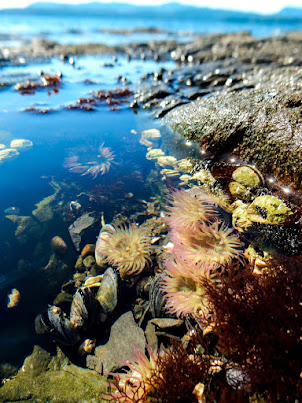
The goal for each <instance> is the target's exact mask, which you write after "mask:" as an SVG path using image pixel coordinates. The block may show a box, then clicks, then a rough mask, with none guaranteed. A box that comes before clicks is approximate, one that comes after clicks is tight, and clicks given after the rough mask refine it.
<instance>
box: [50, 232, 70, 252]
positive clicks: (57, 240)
mask: <svg viewBox="0 0 302 403" xmlns="http://www.w3.org/2000/svg"><path fill="white" fill-rule="evenodd" d="M50 244H51V247H52V250H53V251H54V252H55V253H56V254H57V255H59V256H64V255H66V253H67V245H66V243H65V241H64V240H63V239H62V238H61V237H60V236H55V237H53V238H52V240H51V241H50Z"/></svg>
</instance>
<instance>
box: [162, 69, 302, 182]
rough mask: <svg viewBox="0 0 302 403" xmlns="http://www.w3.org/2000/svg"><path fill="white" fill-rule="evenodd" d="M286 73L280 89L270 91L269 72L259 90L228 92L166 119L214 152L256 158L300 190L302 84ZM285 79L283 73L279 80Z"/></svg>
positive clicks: (179, 131) (204, 100)
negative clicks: (289, 80)
mask: <svg viewBox="0 0 302 403" xmlns="http://www.w3.org/2000/svg"><path fill="white" fill-rule="evenodd" d="M288 73H289V72H288ZM288 73H287V74H285V73H284V81H285V84H282V85H281V84H280V81H277V82H279V84H276V87H277V88H278V91H277V92H276V90H275V91H274V93H269V92H268V88H269V83H270V81H269V78H268V77H266V76H265V77H264V78H263V83H262V85H261V86H260V88H259V89H251V90H242V91H240V92H238V93H235V92H229V91H227V90H224V91H222V92H221V93H219V94H217V95H213V96H212V97H210V98H208V99H201V100H198V101H195V102H192V103H190V104H189V105H185V106H181V107H178V108H176V109H174V110H173V111H171V112H170V113H168V114H167V116H166V118H165V122H166V123H167V124H168V125H169V126H171V127H172V129H174V130H175V131H177V132H178V133H180V134H182V135H183V136H185V137H187V138H189V139H191V140H194V141H196V142H198V143H200V145H201V147H202V148H203V149H205V150H207V151H209V152H211V153H213V154H224V153H228V154H232V155H236V156H238V157H240V158H241V159H243V160H245V161H252V162H253V163H256V164H257V166H258V167H259V168H260V169H261V170H263V171H264V172H266V173H270V174H274V175H275V176H276V177H277V178H278V179H280V180H282V181H284V182H288V183H290V184H292V186H293V187H294V188H296V189H301V188H302V185H301V183H302V181H301V180H302V159H301V155H302V141H301V140H302V102H301V98H302V88H300V84H299V83H298V82H296V83H295V80H293V84H290V83H288V82H287V79H288V75H289V74H288ZM282 77H283V76H282V74H281V73H280V75H279V76H278V78H279V80H281V79H282ZM275 79H276V77H275ZM265 80H267V81H265Z"/></svg>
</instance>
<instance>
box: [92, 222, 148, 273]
mask: <svg viewBox="0 0 302 403" xmlns="http://www.w3.org/2000/svg"><path fill="white" fill-rule="evenodd" d="M98 248H99V249H98V253H99V254H100V255H102V256H105V257H106V261H107V262H108V263H109V264H111V265H112V266H114V267H116V268H117V270H118V271H119V273H120V276H121V278H122V279H125V278H127V277H132V276H136V275H138V274H139V273H140V272H141V271H142V270H143V269H144V267H145V265H146V263H147V261H150V256H149V255H150V253H151V235H150V234H149V232H148V230H147V228H145V227H144V226H142V225H141V226H138V225H136V224H129V226H125V225H122V226H115V227H114V229H113V231H110V232H108V235H107V237H106V238H105V239H103V240H102V242H101V243H100V244H99V245H98Z"/></svg>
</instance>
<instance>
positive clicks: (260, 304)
mask: <svg viewBox="0 0 302 403" xmlns="http://www.w3.org/2000/svg"><path fill="white" fill-rule="evenodd" d="M159 138H160V134H159V132H158V131H155V130H152V131H145V132H143V134H142V137H141V144H143V145H145V146H147V147H148V152H147V158H148V159H154V160H155V164H156V166H158V167H159V169H161V168H163V167H166V166H167V164H169V165H170V167H171V168H169V170H168V168H164V169H165V171H164V172H161V175H162V177H163V179H164V180H169V183H172V185H173V188H174V190H173V191H172V192H170V196H168V197H167V200H166V205H161V206H160V208H159V206H157V207H156V208H155V206H154V203H155V202H153V203H147V202H146V211H149V210H152V217H151V218H149V219H147V220H146V221H145V222H144V223H141V224H137V223H135V222H132V223H129V222H128V221H127V220H121V218H120V217H119V216H116V217H115V219H114V220H113V222H112V223H111V224H105V222H104V220H102V221H103V222H102V228H101V230H100V233H99V236H98V239H97V242H96V245H93V244H91V245H86V246H85V247H84V249H83V250H82V252H81V256H79V258H78V261H77V263H76V265H75V269H76V273H75V274H74V276H73V280H71V281H70V282H68V283H67V284H65V285H64V286H63V287H62V292H61V293H60V294H59V295H58V297H57V298H56V300H55V301H54V305H52V306H49V308H48V309H47V310H46V311H45V312H43V313H42V314H40V315H38V317H37V318H36V330H37V332H38V333H40V334H43V333H47V334H49V335H50V336H51V337H52V339H53V340H54V341H55V342H56V343H57V344H59V345H60V346H61V347H62V348H63V349H64V348H65V350H66V351H67V352H68V353H69V354H70V355H73V356H76V355H77V356H81V357H83V356H84V355H85V354H90V353H92V352H93V350H94V348H95V346H96V344H103V343H104V334H107V335H108V334H109V333H110V329H111V327H112V325H113V323H115V321H116V320H117V319H118V318H119V317H120V316H121V314H122V313H124V312H126V311H129V310H130V311H132V313H133V316H134V318H135V320H136V322H137V324H138V325H139V326H140V328H141V329H143V331H144V333H145V336H146V339H147V342H148V346H147V348H146V351H142V350H140V349H137V351H136V352H135V353H134V354H133V359H132V361H128V362H127V363H121V367H124V368H125V366H126V367H128V368H129V369H128V371H127V372H126V373H118V374H115V375H114V380H113V382H111V384H110V392H109V394H108V396H104V397H103V398H104V399H107V400H109V401H112V402H114V401H120V402H137V403H139V402H149V401H150V402H151V401H155V402H167V403H170V402H171V403H172V402H177V401H188V402H190V401H192V402H196V401H197V402H206V401H221V402H223V401H247V402H248V401H263V402H270V401H284V402H285V401H292V399H293V398H294V399H299V398H300V397H301V396H302V385H301V376H300V373H301V364H302V363H301V356H302V351H301V337H302V333H301V317H302V304H301V295H302V282H301V274H300V271H301V270H300V268H301V264H302V259H301V250H302V249H301V236H300V234H301V228H300V226H301V222H300V221H299V220H300V218H299V217H300V216H301V214H300V213H301V209H300V207H299V204H298V203H297V200H298V199H299V198H298V199H297V200H296V199H294V196H293V195H292V196H291V195H290V194H289V193H288V192H284V189H282V188H280V187H279V186H278V184H277V183H276V182H274V183H270V184H268V183H267V182H268V180H267V178H266V179H265V178H264V177H263V176H262V174H261V173H260V172H259V171H258V170H257V169H256V168H255V167H253V166H248V165H244V164H242V163H239V162H238V161H228V162H227V163H226V162H221V161H219V162H212V163H211V164H210V165H209V166H210V170H209V169H206V168H205V164H201V163H198V162H197V163H196V161H194V160H193V159H181V160H177V159H176V158H174V157H172V156H167V155H165V153H164V152H163V151H162V150H161V149H160V148H156V147H158V141H159ZM167 170H168V171H167ZM170 171H173V172H177V175H172V172H170ZM176 180H177V181H178V182H176ZM171 181H172V182H171ZM173 181H175V182H173ZM178 186H180V190H176V188H177V187H178ZM282 192H283V196H286V197H283V198H281V196H280V195H281V194H282ZM158 203H159V202H158ZM151 204H152V206H151ZM146 215H150V214H149V213H148V212H146ZM280 299H281V300H282V306H281V304H280ZM150 324H152V326H153V327H152V329H153V333H152V334H151V333H150ZM181 399H183V400H181Z"/></svg>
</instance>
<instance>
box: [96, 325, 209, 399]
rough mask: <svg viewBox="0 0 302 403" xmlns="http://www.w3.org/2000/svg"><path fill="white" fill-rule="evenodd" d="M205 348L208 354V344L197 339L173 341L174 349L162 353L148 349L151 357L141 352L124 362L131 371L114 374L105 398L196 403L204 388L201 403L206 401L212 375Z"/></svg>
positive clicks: (171, 347) (167, 349)
mask: <svg viewBox="0 0 302 403" xmlns="http://www.w3.org/2000/svg"><path fill="white" fill-rule="evenodd" d="M192 334H193V335H194V333H192ZM201 346H202V348H204V350H205V351H207V346H206V345H205V343H204V341H203V340H202V339H201V338H200V337H197V336H196V337H194V336H193V337H191V340H190V341H189V343H182V342H178V341H175V340H172V341H171V346H170V347H169V348H165V349H161V350H160V352H156V351H155V352H154V351H152V350H151V348H150V347H149V346H147V350H148V354H149V358H148V357H147V356H146V355H145V353H144V352H143V351H142V350H140V349H137V352H136V353H134V360H133V361H132V362H131V363H130V362H126V363H124V364H125V365H127V366H128V367H129V372H127V373H126V374H113V377H114V380H113V382H110V383H109V388H110V392H109V394H108V395H106V396H102V398H103V399H105V400H106V401H109V402H112V403H113V402H121V403H147V402H165V403H175V402H180V401H182V402H196V401H197V400H198V399H196V397H195V396H194V395H196V389H197V388H198V387H199V390H200V389H201V388H200V387H201V386H203V388H202V389H203V391H202V398H201V400H198V401H200V402H204V401H205V400H206V399H205V398H206V395H208V393H209V387H208V385H209V384H210V380H211V375H210V371H209V369H210V363H209V360H208V359H207V356H205V355H201V354H200V347H201ZM200 392H201V391H200ZM200 394H201V393H199V396H200ZM211 401H212V400H211Z"/></svg>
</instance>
